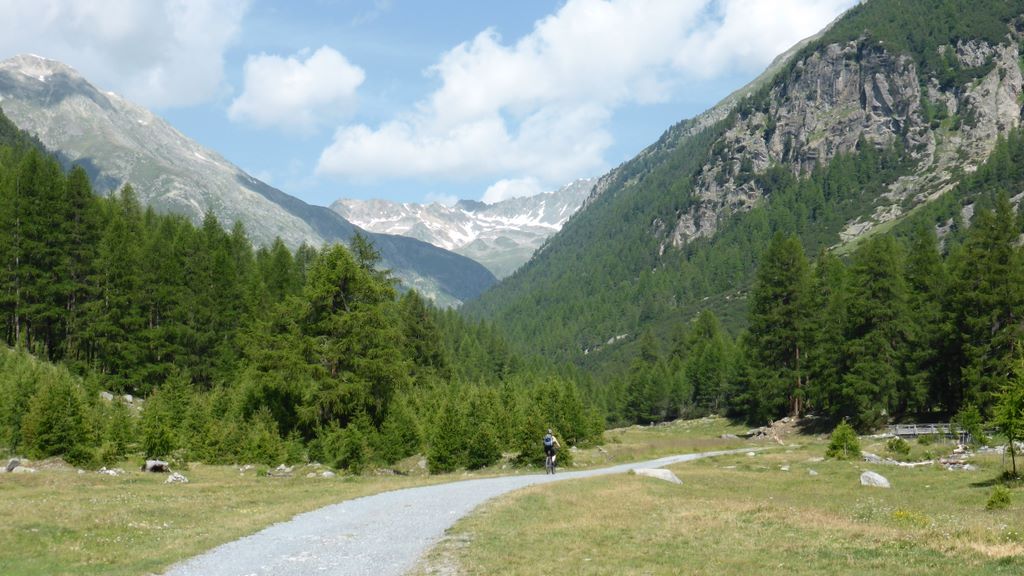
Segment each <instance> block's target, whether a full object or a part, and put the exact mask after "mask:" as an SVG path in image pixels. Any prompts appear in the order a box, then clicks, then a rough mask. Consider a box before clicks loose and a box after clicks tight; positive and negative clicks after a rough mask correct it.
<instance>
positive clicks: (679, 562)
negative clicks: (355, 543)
mask: <svg viewBox="0 0 1024 576" xmlns="http://www.w3.org/2000/svg"><path fill="white" fill-rule="evenodd" d="M802 440H805V441H806V442H807V443H808V446H806V447H794V446H790V447H787V448H783V449H778V450H774V451H771V452H763V453H759V454H758V455H757V456H754V457H748V456H745V455H733V456H723V457H719V458H714V459H707V460H699V461H695V462H690V463H684V464H678V465H675V466H673V467H672V470H673V471H674V472H675V473H676V475H677V476H679V477H680V479H682V480H683V485H681V486H678V485H673V484H668V483H664V482H660V481H658V480H654V479H650V478H643V477H636V476H629V475H620V476H612V477H602V478H594V479H589V480H581V481H572V482H565V483H558V484H554V485H546V486H538V487H533V488H530V489H527V490H523V491H521V492H518V493H516V494H513V495H510V496H507V497H504V498H501V499H499V500H497V501H495V502H493V503H490V504H488V505H486V506H485V507H483V508H482V509H481V510H480V511H479V512H478V513H475V514H474V515H472V516H470V517H469V518H467V519H464V520H463V521H461V522H459V523H458V524H457V525H456V527H455V528H454V529H453V530H452V531H451V536H452V537H453V538H458V539H460V540H461V541H462V542H466V541H468V542H470V544H469V545H468V546H466V545H463V546H462V547H461V548H460V549H458V550H456V551H454V552H453V551H451V550H448V551H446V552H444V553H447V554H448V562H449V567H451V564H452V558H453V557H454V558H455V560H456V561H457V567H458V568H459V571H456V572H454V573H459V574H495V573H502V574H517V575H532V574H552V573H564V574H609V575H611V574H616V575H617V574H786V575H794V574H796V575H799V574H808V575H811V574H813V575H816V576H817V575H819V574H850V575H854V574H856V575H861V574H884V575H886V576H893V575H903V574H905V575H919V574H965V573H969V574H1020V573H1022V571H1024V555H1022V554H1020V550H1021V541H1020V538H1019V536H1017V535H1018V534H1020V533H1021V532H1022V530H1024V518H1022V515H1021V512H1022V508H1024V507H1022V506H1021V505H1020V504H1019V503H1018V502H1017V500H1016V499H1015V502H1014V505H1012V506H1011V507H1010V508H1009V509H1007V510H1002V511H996V512H992V511H986V510H985V502H986V499H987V495H988V492H989V490H990V487H988V486H986V482H987V481H989V480H991V479H992V478H994V477H995V476H996V475H997V474H998V469H999V467H1000V465H1001V462H1000V461H999V459H998V457H985V458H978V459H976V460H975V462H976V464H977V465H979V466H980V467H981V470H980V471H978V472H949V471H946V470H944V469H941V468H939V467H922V468H915V469H906V468H896V467H885V466H869V465H867V464H865V463H861V462H837V461H823V460H821V457H822V456H823V454H824V446H823V445H822V443H821V440H820V439H819V438H810V437H805V438H802ZM867 469H872V470H875V471H876V472H879V473H881V474H883V475H885V476H886V477H888V478H889V480H890V481H891V482H892V485H893V488H891V489H888V490H886V489H873V488H866V487H862V486H860V484H859V475H860V473H861V472H862V471H863V470H867ZM812 470H813V471H814V473H815V474H811V471H812ZM444 548H445V546H444V545H442V549H441V550H438V551H435V552H433V553H432V554H434V555H437V554H440V553H442V551H443V550H444ZM546 555H547V556H549V557H550V558H551V560H550V561H544V557H545V556H546ZM429 566H430V561H429V559H428V562H427V563H425V564H424V568H421V569H420V573H429V572H428V568H427V567H429ZM449 573H452V572H449Z"/></svg>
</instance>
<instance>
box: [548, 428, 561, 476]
mask: <svg viewBox="0 0 1024 576" xmlns="http://www.w3.org/2000/svg"><path fill="white" fill-rule="evenodd" d="M561 447H562V445H561V444H559V443H558V438H555V435H554V433H553V432H551V428H548V433H547V434H545V435H544V455H545V456H547V462H546V468H547V470H548V471H549V472H550V473H552V474H554V473H555V460H556V459H557V458H558V449H559V448H561Z"/></svg>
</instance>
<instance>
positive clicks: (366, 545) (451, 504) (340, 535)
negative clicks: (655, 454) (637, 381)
mask: <svg viewBox="0 0 1024 576" xmlns="http://www.w3.org/2000/svg"><path fill="white" fill-rule="evenodd" d="M742 451H745V450H729V451H719V452H704V453H700V454H685V455H679V456H669V457H667V458H659V459H656V460H648V461H646V462H634V463H632V464H622V465H619V466H612V467H610V468H600V469H596V470H583V471H579V472H562V473H559V474H556V475H554V476H549V475H544V474H534V475H529V476H503V477H498V478H481V479H477V480H464V481H460V482H450V483H447V484H438V485H434V486H422V487H419V488H407V489H404V490H395V491H393V492H384V493H381V494H376V495H374V496H367V497H364V498H357V499H355V500H347V501H345V502H341V503H338V504H334V505H331V506H327V507H325V508H321V509H319V510H315V511H313V512H307V513H306V514H301V515H298V516H296V517H295V518H293V519H291V520H290V521H288V522H282V523H280V524H275V525H273V526H270V527H269V528H266V529H264V530H262V531H260V532H257V533H256V534H253V535H252V536H247V537H245V538H242V539H241V540H236V541H234V542H230V543H228V544H224V545H222V546H220V547H218V548H215V549H213V550H211V551H209V552H207V553H205V554H202V555H199V556H196V557H195V558H192V559H190V560H186V561H184V562H181V563H179V564H176V565H174V566H172V567H171V568H170V570H168V572H166V575H167V576H212V575H217V576H236V575H237V576H255V575H264V574H266V575H274V576H289V575H307V574H332V575H335V574H346V575H349V574H351V575H364V574H365V575H368V576H370V575H372V576H398V575H400V574H404V573H406V572H407V571H409V570H410V569H412V568H413V566H414V565H415V564H416V561H417V559H419V557H420V556H422V555H423V553H425V552H426V551H427V550H428V549H430V547H431V546H433V545H434V544H435V543H436V542H437V541H438V540H439V539H440V538H441V537H442V536H443V535H444V531H445V530H446V529H448V528H449V527H450V526H451V525H452V524H454V523H455V521H456V520H458V519H459V518H461V517H463V516H465V515H466V514H468V513H469V512H471V511H472V510H473V509H474V508H476V507H477V506H479V505H480V504H482V503H483V502H485V501H487V500H489V499H491V498H494V497H495V496H500V495H502V494H505V493H507V492H511V491H513V490H517V489H519V488H524V487H526V486H531V485H534V484H542V483H546V482H560V481H565V480H572V479H575V478H585V477H590V476H598V475H604V474H618V473H623V472H626V471H628V470H630V469H632V468H660V467H663V466H668V465H670V464H675V463H678V462H686V461H689V460H696V459H698V458H705V457H709V456H718V455H722V454H730V453H735V452H742Z"/></svg>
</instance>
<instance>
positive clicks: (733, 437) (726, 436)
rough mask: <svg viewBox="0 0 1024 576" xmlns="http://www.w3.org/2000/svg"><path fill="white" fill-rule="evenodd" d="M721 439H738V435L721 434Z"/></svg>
mask: <svg viewBox="0 0 1024 576" xmlns="http://www.w3.org/2000/svg"><path fill="white" fill-rule="evenodd" d="M721 438H722V440H739V439H740V437H739V436H737V435H735V434H722V436H721Z"/></svg>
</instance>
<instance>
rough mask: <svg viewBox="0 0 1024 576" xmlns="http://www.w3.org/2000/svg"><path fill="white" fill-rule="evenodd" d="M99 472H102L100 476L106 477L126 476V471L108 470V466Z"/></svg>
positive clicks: (118, 469)
mask: <svg viewBox="0 0 1024 576" xmlns="http://www.w3.org/2000/svg"><path fill="white" fill-rule="evenodd" d="M99 472H100V474H103V475H105V476H122V475H124V470H122V469H120V468H107V467H106V466H104V467H103V468H100V470H99Z"/></svg>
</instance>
